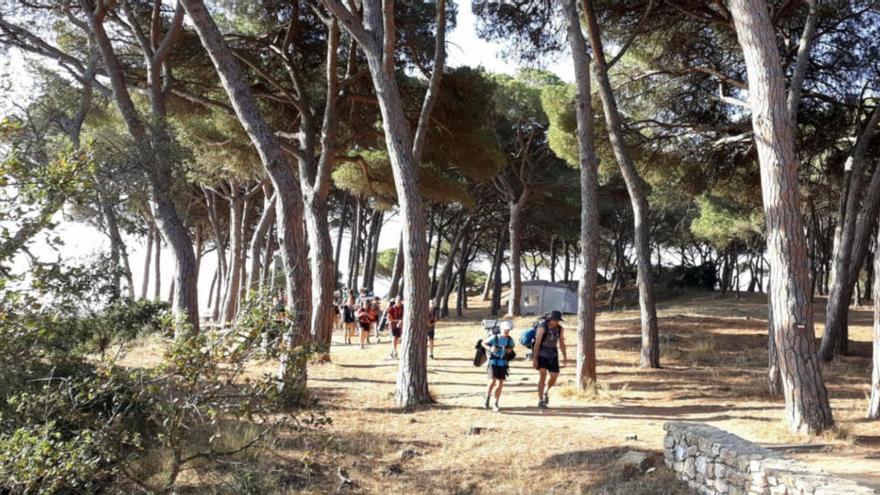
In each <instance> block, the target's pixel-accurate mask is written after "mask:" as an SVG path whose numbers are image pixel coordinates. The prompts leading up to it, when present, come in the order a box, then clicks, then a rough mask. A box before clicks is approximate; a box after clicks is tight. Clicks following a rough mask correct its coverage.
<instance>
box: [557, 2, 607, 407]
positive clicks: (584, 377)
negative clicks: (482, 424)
mask: <svg viewBox="0 0 880 495" xmlns="http://www.w3.org/2000/svg"><path fill="white" fill-rule="evenodd" d="M564 9H565V19H566V22H567V33H568V44H569V47H570V48H571V53H572V62H573V63H574V74H575V84H576V87H577V94H576V96H575V110H576V115H577V139H578V156H579V158H580V169H581V170H580V182H581V184H580V185H581V232H580V235H581V259H583V269H582V270H581V278H580V281H579V283H578V312H577V323H578V326H577V349H576V351H575V352H576V354H577V361H576V369H575V378H576V383H577V389H578V390H579V391H583V390H585V389H586V388H587V387H589V386H590V385H591V384H593V383H595V382H596V306H595V299H596V270H597V269H598V267H599V214H598V197H597V196H598V194H599V176H598V174H599V172H598V164H599V161H598V159H597V158H596V152H595V150H594V148H593V109H592V102H591V95H592V93H591V92H590V57H589V55H588V54H587V43H586V40H585V39H584V35H583V33H582V32H581V23H580V19H579V18H578V13H577V0H565V5H564ZM554 257H555V253H554ZM554 264H555V263H554Z"/></svg>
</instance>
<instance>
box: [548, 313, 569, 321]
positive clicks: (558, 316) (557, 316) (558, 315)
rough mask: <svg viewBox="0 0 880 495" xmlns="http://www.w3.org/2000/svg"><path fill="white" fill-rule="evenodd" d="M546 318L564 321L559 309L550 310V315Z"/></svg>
mask: <svg viewBox="0 0 880 495" xmlns="http://www.w3.org/2000/svg"><path fill="white" fill-rule="evenodd" d="M547 319H548V320H556V321H565V320H563V319H562V312H561V311H551V312H550V317H549V318H547Z"/></svg>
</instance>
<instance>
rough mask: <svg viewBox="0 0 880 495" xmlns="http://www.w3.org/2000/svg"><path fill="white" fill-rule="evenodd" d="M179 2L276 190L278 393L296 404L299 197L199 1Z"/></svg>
mask: <svg viewBox="0 0 880 495" xmlns="http://www.w3.org/2000/svg"><path fill="white" fill-rule="evenodd" d="M181 2H182V4H183V5H184V7H185V8H186V11H187V13H188V14H189V17H190V20H191V21H192V23H193V26H194V27H195V29H196V32H197V33H198V35H199V38H200V40H201V42H202V45H203V46H204V47H205V50H206V51H207V52H208V55H209V56H210V57H211V61H212V62H213V64H214V68H215V69H216V71H217V74H218V76H219V77H220V82H221V83H222V85H223V88H224V89H225V90H226V94H227V95H228V96H229V100H230V102H231V103H232V107H233V109H234V110H235V113H236V115H237V116H238V120H239V121H240V122H241V123H242V126H243V127H244V129H245V131H246V132H247V134H248V136H249V137H250V139H251V142H252V143H253V144H254V147H255V148H256V150H257V153H258V154H259V155H260V161H261V162H262V164H263V168H264V169H265V171H266V173H267V174H268V175H269V177H270V178H271V180H272V185H273V186H274V189H275V194H276V198H275V200H276V213H275V215H276V218H277V220H276V225H277V229H278V239H279V243H280V245H281V257H282V260H283V261H284V274H285V279H286V292H287V294H286V295H287V309H288V313H289V314H290V320H289V324H288V325H287V329H286V331H285V332H284V338H283V341H284V345H283V346H282V350H281V359H280V361H281V362H280V365H279V372H278V375H279V376H278V378H279V388H280V390H281V393H282V396H283V397H284V398H285V399H286V400H288V401H295V400H299V399H300V398H301V397H302V393H303V392H304V390H305V386H306V362H305V354H304V353H299V352H297V351H296V350H295V349H294V347H296V346H299V345H305V344H307V343H308V340H309V328H310V322H311V307H310V306H311V285H310V283H311V281H310V273H309V266H308V251H307V249H306V243H305V239H304V236H303V228H302V226H303V205H302V200H303V198H302V191H301V190H300V186H299V182H298V181H297V180H296V177H295V176H294V171H293V167H291V164H290V162H289V161H288V160H287V157H286V156H285V155H284V153H283V152H282V150H281V146H280V145H279V143H278V141H277V139H276V138H275V134H274V133H273V132H272V130H271V129H270V128H269V126H268V124H267V123H266V121H265V119H264V118H263V115H262V113H261V112H260V110H259V107H258V106H257V103H256V101H255V100H254V98H253V96H252V94H251V91H250V86H249V84H248V82H247V80H246V79H245V76H244V74H243V73H242V71H241V68H240V67H239V65H238V62H237V61H236V59H235V58H234V56H233V53H232V50H230V49H229V47H228V46H227V45H226V41H225V40H224V39H223V35H222V34H221V33H220V30H219V29H218V28H217V25H216V24H215V23H214V20H213V19H212V18H211V15H210V14H209V13H208V10H207V9H206V7H205V5H204V3H203V2H202V0H181Z"/></svg>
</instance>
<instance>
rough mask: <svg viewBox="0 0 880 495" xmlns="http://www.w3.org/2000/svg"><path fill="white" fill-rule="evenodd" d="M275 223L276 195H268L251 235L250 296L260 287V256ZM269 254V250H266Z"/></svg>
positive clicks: (248, 284) (248, 288) (267, 259)
mask: <svg viewBox="0 0 880 495" xmlns="http://www.w3.org/2000/svg"><path fill="white" fill-rule="evenodd" d="M273 223H275V197H274V196H272V197H267V198H266V199H265V201H264V203H263V213H262V214H261V215H260V220H259V221H258V222H257V228H255V229H254V233H253V234H252V235H251V243H250V244H251V247H250V252H251V255H250V258H251V268H250V270H248V272H247V273H248V277H247V285H246V287H247V293H248V297H254V296H255V295H256V294H257V293H258V291H259V288H260V278H261V274H262V271H261V270H260V265H261V263H260V257H261V255H262V253H263V250H264V249H266V241H267V239H268V235H267V234H268V233H269V230H270V229H271V228H272V224H273ZM266 253H267V254H268V250H267V251H266ZM270 262H271V260H270V259H269V258H268V256H267V257H266V259H265V261H264V263H270Z"/></svg>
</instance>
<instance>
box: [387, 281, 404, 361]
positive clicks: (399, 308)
mask: <svg viewBox="0 0 880 495" xmlns="http://www.w3.org/2000/svg"><path fill="white" fill-rule="evenodd" d="M390 304H391V305H390V306H388V310H387V316H388V324H389V325H391V357H392V358H396V357H397V344H398V343H399V342H400V336H401V335H402V334H403V298H401V297H400V296H397V297H396V298H395V299H392V300H391V303H390Z"/></svg>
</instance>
